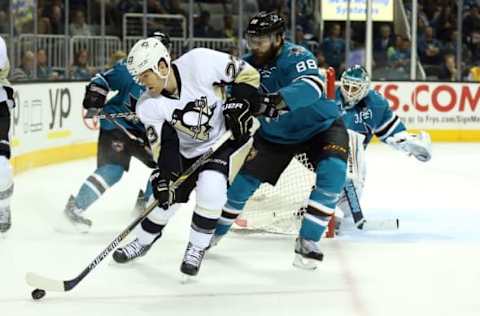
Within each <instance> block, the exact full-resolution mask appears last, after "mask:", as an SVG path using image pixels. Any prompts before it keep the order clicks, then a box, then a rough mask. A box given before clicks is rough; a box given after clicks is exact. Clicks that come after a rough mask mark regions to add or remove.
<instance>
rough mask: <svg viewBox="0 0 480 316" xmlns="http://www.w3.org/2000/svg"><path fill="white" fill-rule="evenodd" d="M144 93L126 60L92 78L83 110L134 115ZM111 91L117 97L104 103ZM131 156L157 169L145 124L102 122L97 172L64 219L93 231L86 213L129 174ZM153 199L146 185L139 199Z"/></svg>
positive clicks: (166, 40) (72, 201)
mask: <svg viewBox="0 0 480 316" xmlns="http://www.w3.org/2000/svg"><path fill="white" fill-rule="evenodd" d="M154 36H157V37H159V38H160V39H161V40H162V42H163V43H165V46H166V47H168V46H169V38H168V36H167V35H165V34H163V33H155V34H154ZM144 90H145V88H144V87H142V86H140V85H139V84H137V83H136V82H135V81H134V79H133V78H132V76H131V75H130V73H129V72H128V70H127V66H126V58H121V59H119V60H118V61H117V62H115V63H114V65H113V67H112V68H110V69H108V70H107V71H105V72H103V73H101V74H97V75H95V76H94V77H93V78H92V80H91V81H90V83H89V84H88V86H87V88H86V92H85V97H84V100H83V107H84V108H85V109H86V110H87V111H88V112H89V113H93V114H96V113H98V112H99V111H101V112H102V113H108V114H114V113H130V112H132V113H133V114H134V113H135V106H136V103H137V99H138V98H139V97H140V95H141V94H142V93H143V92H144ZM109 91H113V92H117V94H116V95H115V96H113V97H112V98H111V99H109V100H108V101H107V102H106V103H105V100H106V97H107V94H108V92H109ZM132 156H133V157H135V158H137V159H139V160H140V161H142V162H143V163H144V164H145V165H146V166H148V167H150V168H153V167H155V162H154V161H153V159H152V157H151V152H150V149H149V146H148V139H147V136H146V133H145V127H144V126H143V124H142V123H141V122H140V121H139V120H137V119H135V120H129V119H124V118H118V119H114V120H104V119H102V120H100V134H99V138H98V150H97V169H96V170H95V171H94V172H93V174H91V175H90V176H89V177H88V178H87V179H86V180H85V182H84V183H83V184H82V186H81V187H80V190H79V192H78V194H77V195H76V196H73V195H72V196H70V198H69V200H68V202H67V205H66V206H65V210H64V217H66V219H67V220H68V222H69V223H70V224H72V225H73V226H74V228H75V229H76V230H78V231H80V232H87V231H88V230H89V229H90V227H91V225H92V221H91V220H90V219H88V218H86V217H85V216H84V215H83V214H84V212H85V211H86V210H87V208H89V207H90V206H91V205H92V204H93V203H94V202H95V201H96V200H97V199H98V198H100V196H102V195H103V193H105V192H106V190H108V189H109V188H110V187H111V186H113V185H114V184H115V183H117V182H118V181H120V179H121V178H122V175H123V173H124V172H125V171H128V170H129V166H130V160H131V158H132ZM140 195H142V194H140ZM150 195H151V186H150V185H149V184H147V188H146V192H145V196H146V197H142V196H139V200H140V201H139V202H141V201H142V200H146V199H147V197H148V196H150Z"/></svg>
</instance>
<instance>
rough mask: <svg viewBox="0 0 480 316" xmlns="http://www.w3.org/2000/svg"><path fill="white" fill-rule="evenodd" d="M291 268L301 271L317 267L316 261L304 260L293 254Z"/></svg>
mask: <svg viewBox="0 0 480 316" xmlns="http://www.w3.org/2000/svg"><path fill="white" fill-rule="evenodd" d="M293 266H294V267H296V268H299V269H303V270H315V269H316V268H317V267H318V265H317V261H316V260H313V259H307V258H304V257H302V256H301V255H299V254H295V259H293Z"/></svg>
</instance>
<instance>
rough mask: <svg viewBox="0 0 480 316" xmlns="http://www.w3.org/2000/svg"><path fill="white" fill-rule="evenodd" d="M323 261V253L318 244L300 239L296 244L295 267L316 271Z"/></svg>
mask: <svg viewBox="0 0 480 316" xmlns="http://www.w3.org/2000/svg"><path fill="white" fill-rule="evenodd" d="M322 260H323V253H322V252H321V251H320V249H319V248H318V245H317V242H315V241H313V240H307V239H303V238H301V237H298V238H297V240H296V242H295V260H294V261H293V265H294V266H295V267H297V268H301V269H306V270H314V269H316V268H317V264H318V263H319V262H320V261H322Z"/></svg>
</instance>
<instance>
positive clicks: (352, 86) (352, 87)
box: [340, 65, 370, 110]
mask: <svg viewBox="0 0 480 316" xmlns="http://www.w3.org/2000/svg"><path fill="white" fill-rule="evenodd" d="M369 87H370V76H369V75H368V73H367V70H365V68H364V67H362V66H360V65H355V66H352V67H350V68H348V69H347V70H345V71H344V72H343V74H342V77H341V78H340V91H341V92H342V95H343V98H344V99H345V102H346V104H345V105H344V106H343V108H344V109H346V110H348V109H351V108H353V107H354V106H355V105H356V104H357V103H358V102H360V100H362V99H363V98H364V97H365V96H366V95H367V93H368V89H369Z"/></svg>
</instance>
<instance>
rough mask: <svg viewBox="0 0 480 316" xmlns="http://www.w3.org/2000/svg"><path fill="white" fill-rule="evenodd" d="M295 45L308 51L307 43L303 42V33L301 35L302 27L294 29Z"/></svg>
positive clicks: (298, 26)
mask: <svg viewBox="0 0 480 316" xmlns="http://www.w3.org/2000/svg"><path fill="white" fill-rule="evenodd" d="M295 44H297V45H300V46H303V47H305V48H306V49H309V46H308V42H307V41H306V40H305V33H303V27H302V26H301V25H297V26H296V27H295Z"/></svg>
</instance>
